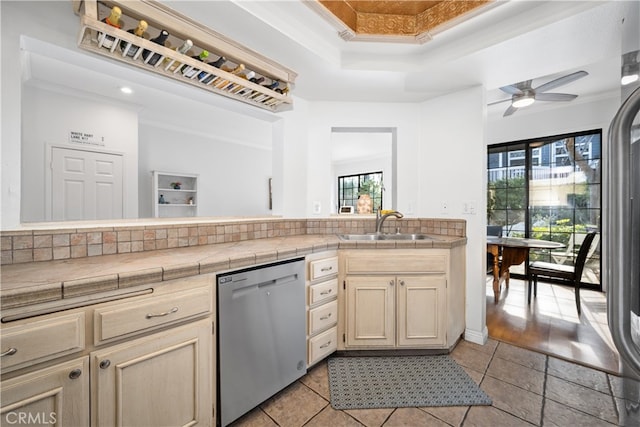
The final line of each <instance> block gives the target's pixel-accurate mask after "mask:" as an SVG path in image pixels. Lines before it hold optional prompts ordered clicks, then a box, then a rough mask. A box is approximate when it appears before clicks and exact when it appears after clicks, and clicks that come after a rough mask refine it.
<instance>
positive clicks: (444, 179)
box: [414, 87, 488, 343]
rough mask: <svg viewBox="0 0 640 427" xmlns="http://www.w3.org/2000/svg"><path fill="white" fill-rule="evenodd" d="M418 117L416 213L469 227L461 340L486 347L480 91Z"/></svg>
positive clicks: (437, 103)
mask: <svg viewBox="0 0 640 427" xmlns="http://www.w3.org/2000/svg"><path fill="white" fill-rule="evenodd" d="M419 114H420V117H419V121H420V123H421V126H422V127H421V134H420V146H419V151H418V152H416V153H415V154H414V155H415V157H416V158H418V159H419V160H418V161H419V169H418V172H419V176H418V179H417V183H418V189H417V194H418V202H419V213H420V216H424V217H441V218H462V219H464V220H466V221H467V251H466V266H464V268H466V330H465V339H467V340H469V341H472V342H476V343H484V342H485V341H486V339H487V336H488V331H487V328H486V320H485V319H486V306H485V301H486V296H485V295H486V271H485V264H486V224H487V220H486V214H485V212H486V211H485V208H484V206H485V205H486V175H487V173H486V163H487V162H486V156H487V147H486V142H485V129H484V126H485V124H484V123H485V101H484V89H483V88H481V87H476V88H473V89H469V90H466V91H462V92H457V93H454V94H450V95H447V96H445V97H441V98H437V99H434V100H431V101H427V102H424V103H422V104H421V105H420V109H419ZM465 202H472V203H474V205H475V213H474V214H465V213H463V203H465ZM443 203H446V205H447V209H446V211H445V210H443ZM460 268H463V266H460Z"/></svg>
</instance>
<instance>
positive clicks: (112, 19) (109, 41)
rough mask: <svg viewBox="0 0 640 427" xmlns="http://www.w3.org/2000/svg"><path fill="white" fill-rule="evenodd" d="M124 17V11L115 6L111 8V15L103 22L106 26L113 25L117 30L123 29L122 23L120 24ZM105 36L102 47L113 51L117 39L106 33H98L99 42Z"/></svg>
mask: <svg viewBox="0 0 640 427" xmlns="http://www.w3.org/2000/svg"><path fill="white" fill-rule="evenodd" d="M121 16H122V10H121V9H120V8H119V7H118V6H114V7H112V8H111V13H110V14H109V16H107V17H106V18H104V19H103V20H102V22H104V23H105V24H108V25H111V26H112V27H115V28H121V27H122V23H121V22H120V17H121ZM103 36H104V41H103V42H102V47H104V48H107V49H111V47H112V46H113V42H114V41H115V40H116V38H115V37H113V36H110V35H108V34H104V33H98V40H100V39H101V38H102V37H103Z"/></svg>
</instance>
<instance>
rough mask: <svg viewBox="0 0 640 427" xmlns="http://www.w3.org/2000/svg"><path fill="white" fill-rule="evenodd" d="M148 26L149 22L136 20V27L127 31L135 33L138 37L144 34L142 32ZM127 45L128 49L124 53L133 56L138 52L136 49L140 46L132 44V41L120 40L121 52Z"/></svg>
mask: <svg viewBox="0 0 640 427" xmlns="http://www.w3.org/2000/svg"><path fill="white" fill-rule="evenodd" d="M148 26H149V24H147V21H140V22H138V26H137V27H136V28H132V29H130V30H128V31H127V33H129V34H135V35H136V36H138V37H142V36H143V35H144V32H145V31H147V27H148ZM127 46H129V50H127V51H126V52H127V54H126V55H127V56H130V57H132V58H133V57H134V56H135V54H136V53H137V52H138V49H139V48H140V47H139V46H136V45H134V44H133V43H129V42H126V41H124V40H122V41H121V42H120V50H122V51H123V52H124V51H125V49H126V48H127Z"/></svg>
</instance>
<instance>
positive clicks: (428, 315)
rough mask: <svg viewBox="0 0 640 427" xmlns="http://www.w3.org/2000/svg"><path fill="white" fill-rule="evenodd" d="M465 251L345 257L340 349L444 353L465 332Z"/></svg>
mask: <svg viewBox="0 0 640 427" xmlns="http://www.w3.org/2000/svg"><path fill="white" fill-rule="evenodd" d="M452 262H453V263H454V264H455V265H456V268H461V269H462V271H464V263H463V262H464V252H463V251H461V250H456V251H453V254H452V253H450V250H448V249H420V250H404V249H390V250H385V249H375V250H349V251H342V252H341V262H340V271H341V274H340V280H341V283H342V288H341V289H340V291H341V293H340V298H339V303H340V305H341V307H343V308H342V309H341V311H342V310H343V311H344V321H343V322H340V323H339V325H340V329H341V332H342V334H343V343H342V346H340V347H339V349H353V350H356V349H376V348H377V349H393V348H416V349H445V348H451V347H452V346H453V345H454V344H455V343H456V341H457V340H458V338H459V337H460V335H461V334H462V332H463V330H464V289H463V288H464V281H463V280H461V278H463V277H464V274H460V271H459V270H458V271H455V272H452V268H451V265H452Z"/></svg>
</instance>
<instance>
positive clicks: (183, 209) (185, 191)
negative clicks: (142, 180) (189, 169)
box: [151, 171, 198, 218]
mask: <svg viewBox="0 0 640 427" xmlns="http://www.w3.org/2000/svg"><path fill="white" fill-rule="evenodd" d="M151 179H152V185H151V188H152V189H153V195H152V198H153V216H154V217H156V218H169V217H185V216H197V215H198V175H194V174H189V173H177V172H160V171H152V172H151ZM176 183H177V184H178V186H177V187H176V185H175V184H176Z"/></svg>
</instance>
